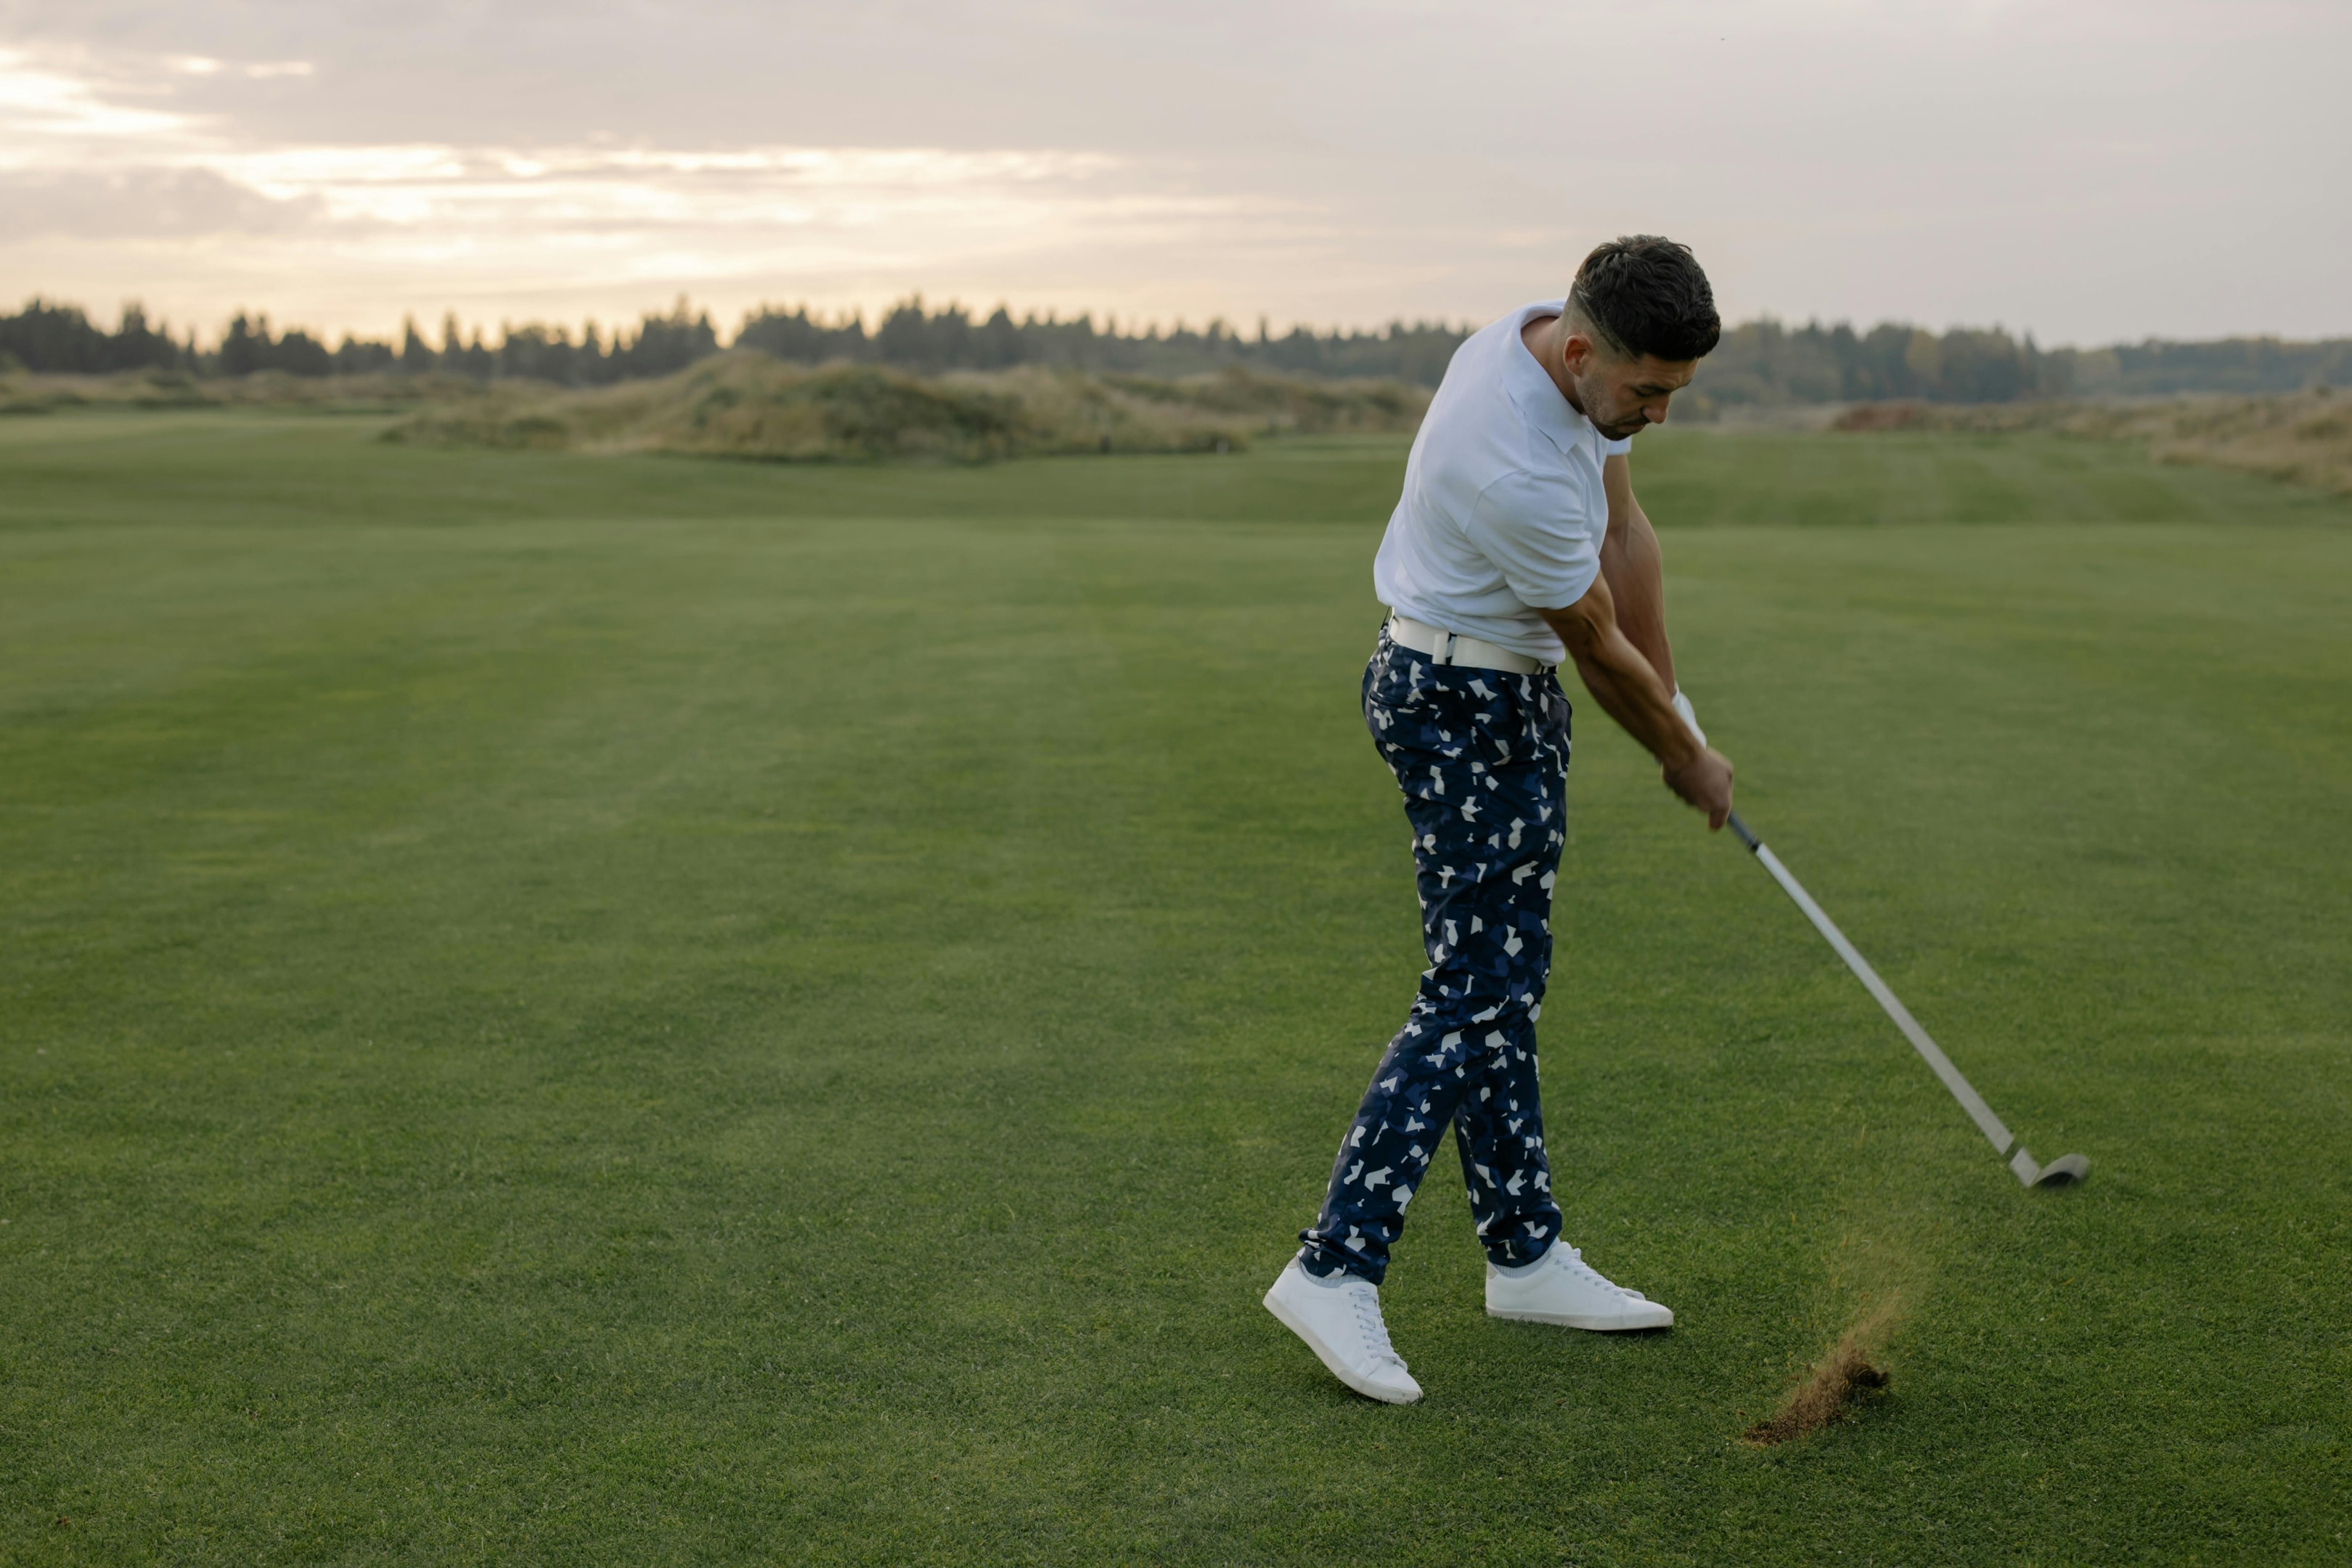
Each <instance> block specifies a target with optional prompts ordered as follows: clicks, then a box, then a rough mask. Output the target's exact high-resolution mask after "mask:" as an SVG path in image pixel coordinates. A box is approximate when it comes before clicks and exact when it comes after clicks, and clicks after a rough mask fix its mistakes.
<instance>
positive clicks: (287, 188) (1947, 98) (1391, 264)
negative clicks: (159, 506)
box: [0, 0, 2352, 343]
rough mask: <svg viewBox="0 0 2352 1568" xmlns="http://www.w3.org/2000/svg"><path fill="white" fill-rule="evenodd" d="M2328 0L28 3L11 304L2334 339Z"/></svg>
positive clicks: (15, 151)
mask: <svg viewBox="0 0 2352 1568" xmlns="http://www.w3.org/2000/svg"><path fill="white" fill-rule="evenodd" d="M2347 64H2352V3H2347V0H2326V3H2308V0H2231V3H2230V4H2226V5H2221V4H2202V3H2179V0H2038V3H2034V4H2009V3H2006V0H1937V3H1932V4H1896V3H1874V0H1751V3H1744V4H1729V3H1718V0H1652V3H1650V4H1647V5H1630V4H1623V3H1619V4H1612V5H1588V4H1580V3H1577V0H1550V3H1547V4H1496V5H1483V6H1464V5H1437V4H1423V3H1417V0H1369V3H1359V4H1349V5H1341V4H1301V5H1284V4H1280V3H1279V0H1276V3H1272V4H1269V3H1266V0H1256V3H1253V4H1236V3H1233V0H1192V3H1191V4H1187V5H1139V4H1129V5H1108V4H1097V3H1094V0H997V3H995V4H992V5H984V6H983V5H970V6H961V5H949V4H944V3H941V0H862V3H835V4H832V5H822V6H816V5H799V4H781V5H780V4H757V5H754V4H733V3H728V0H703V3H698V4H684V5H657V4H651V3H645V0H638V3H628V0H570V3H567V4H565V5H553V4H550V3H547V0H507V3H503V4H497V5H489V4H456V3H451V0H396V3H395V0H299V3H295V0H169V3H165V0H74V3H73V4H71V5H58V4H56V0H0V301H13V300H21V299H23V298H25V297H26V296H29V295H32V294H35V293H40V294H45V295H47V296H49V297H51V298H55V299H63V300H73V301H79V302H81V303H84V304H86V305H88V306H89V307H90V308H91V309H92V310H93V312H94V313H95V314H97V315H99V316H100V318H101V319H104V320H108V321H111V320H112V318H113V316H114V313H115V307H116V306H117V304H118V303H119V302H120V301H121V300H127V299H139V300H144V301H145V302H146V304H147V306H148V308H149V310H150V312H151V314H156V313H160V314H164V315H168V316H169V317H170V318H172V319H173V321H175V322H180V323H186V322H194V323H196V324H198V325H200V326H201V327H202V328H203V329H204V334H205V337H206V338H207V339H209V338H211V337H212V336H213V335H214V334H215V331H217V327H218V323H219V322H220V321H222V320H223V319H225V318H226V315H227V313H228V312H229V311H230V310H233V309H235V308H236V307H239V306H246V307H250V308H253V309H257V310H258V309H266V310H269V311H271V312H272V314H273V316H274V318H275V319H276V320H277V321H278V323H279V324H281V325H285V324H303V325H308V326H310V327H311V328H313V329H318V330H327V331H338V332H339V331H341V330H342V329H345V328H357V329H360V330H362V331H366V332H371V333H383V332H387V331H394V330H395V329H396V328H397V327H398V324H399V322H400V320H401V317H402V316H403V315H404V313H410V312H413V313H415V315H416V316H418V317H419V318H420V319H421V320H423V321H425V322H427V323H428V324H430V323H434V322H437V321H438V320H439V318H440V316H441V313H442V312H443V311H444V310H447V309H453V308H454V309H455V310H457V311H458V312H459V313H460V315H461V316H463V317H464V318H465V319H466V320H467V321H469V322H472V321H479V322H482V323H484V324H486V325H488V326H490V327H491V328H492V329H493V330H495V328H496V326H497V324H498V323H499V321H502V320H513V321H524V320H531V319H562V320H566V321H576V320H578V319H579V318H581V317H583V316H586V315H593V316H596V317H598V318H600V319H603V320H605V321H612V320H614V319H619V318H632V319H633V318H634V317H635V315H636V314H637V313H639V312H640V311H642V310H644V309H646V308H647V307H649V306H659V305H665V304H667V301H668V300H670V299H672V298H673V297H674V296H676V295H677V294H678V293H680V292H684V293H687V294H688V295H690V296H691V297H692V298H693V299H694V300H695V301H696V302H697V303H698V304H701V305H707V306H709V307H710V308H711V309H712V310H713V313H714V317H715V318H716V319H717V320H719V322H720V323H721V326H722V329H727V330H731V328H732V326H733V325H734V323H735V322H736V321H737V320H738V319H739V318H740V315H741V313H742V311H743V310H745V309H746V308H747V307H749V306H751V305H753V304H755V303H757V302H759V301H761V300H774V301H780V302H797V301H806V302H807V303H809V304H811V305H813V306H815V307H818V308H821V309H823V310H828V311H833V310H844V309H847V308H851V307H863V308H865V309H866V310H867V311H868V313H869V316H870V315H871V313H872V312H873V311H874V310H875V309H876V308H877V307H880V306H883V305H887V303H888V302H889V301H890V300H894V299H896V298H898V297H900V296H902V295H904V294H906V293H908V292H909V291H912V290H915V289H921V290H923V291H924V292H925V293H926V294H927V295H928V296H929V297H930V298H931V300H933V301H934V302H937V301H940V300H947V299H955V300H961V301H963V302H965V303H967V304H969V305H973V306H977V307H981V308H982V309H985V308H987V307H990V306H993V305H995V304H996V303H998V302H999V301H1006V302H1009V303H1011V304H1012V305H1013V308H1014V310H1015V311H1016V313H1017V312H1019V311H1021V310H1028V309H1037V310H1044V309H1046V308H1058V309H1060V310H1063V311H1064V312H1065V313H1069V312H1074V311H1078V310H1093V311H1095V312H1096V313H1097V316H1099V315H1101V314H1102V313H1105V312H1108V313H1112V314H1115V315H1117V316H1118V318H1120V320H1121V321H1130V320H1132V321H1141V320H1157V321H1162V322H1166V321H1173V320H1176V319H1178V318H1182V319H1185V320H1188V321H1192V322H1195V323H1198V322H1200V321H1205V320H1206V319H1208V318H1210V317H1212V316H1223V317H1224V318H1226V319H1227V320H1229V321H1236V322H1240V323H1244V324H1247V325H1251V326H1254V325H1255V321H1256V320H1257V319H1258V317H1259V316H1260V315H1265V316H1267V317H1270V318H1271V319H1272V320H1273V321H1274V323H1275V325H1276V327H1277V328H1280V327H1282V326H1285V325H1286V324H1288V323H1291V322H1294V321H1306V322H1309V323H1314V324H1321V325H1330V324H1340V323H1347V324H1356V323H1365V324H1373V323H1379V322H1382V321H1388V320H1390V319H1391V318H1395V317H1403V318H1407V319H1418V318H1444V319H1446V320H1453V321H1463V320H1468V321H1482V320H1485V319H1487V318H1489V317H1491V316H1493V315H1495V314H1496V313H1498V312H1499V311H1501V310H1504V309H1506V308H1507V307H1508V306H1510V305H1511V304H1513V303H1516V302H1517V301H1519V300H1526V299H1532V298H1536V297H1538V296H1540V295H1543V294H1547V293H1557V292H1559V289H1561V288H1562V287H1563V283H1564V279H1566V278H1567V276H1568V275H1569V274H1570V271H1572V270H1573V268H1574V266H1575V263H1576V261H1577V259H1578V258H1580V256H1581V255H1582V254H1583V252H1584V251H1585V250H1586V249H1587V248H1589V247H1591V245H1592V244H1593V243H1594V242H1595V241H1597V240H1599V239H1601V238H1605V237H1609V236H1611V235H1614V234H1618V233H1622V232H1629V231H1637V230H1638V231H1654V232H1661V233H1664V234H1668V235H1672V236H1674V237H1676V238H1679V239H1682V240H1685V241H1686V242H1687V243H1689V244H1690V245H1692V246H1693V247H1695V248H1696V251H1697V252H1698V255H1699V258H1700V260H1701V261H1702V262H1703V263H1704V264H1705V265H1706V268H1707V269H1708V271H1709V273H1710V274H1711V275H1712V276H1713V278H1714V279H1715V282H1716V289H1717V294H1718V296H1719V298H1720V299H1721V300H1722V302H1723V304H1724V306H1725V308H1726V311H1727V314H1728V315H1730V316H1732V317H1734V318H1745V317H1748V316H1750V315H1753V314H1756V313H1758V312H1771V313H1773V314H1777V315H1779V316H1781V317H1783V318H1785V319H1788V320H1790V321H1801V320H1804V319H1806V318H1808V317H1814V316H1819V317H1822V318H1824V319H1829V320H1839V319H1851V320H1853V321H1861V322H1868V321H1877V320H1881V319H1886V318H1895V319H1902V320H1908V321H1919V322H1923V323H1925V324H1927V325H1930V326H1936V327H1942V326H1947V325H1953V324H1989V323H1993V322H1999V323H2002V324H2005V325H2007V326H2009V327H2011V328H2012V329H2023V330H2030V331H2033V332H2035V333H2036V334H2038V335H2039V336H2040V337H2041V338H2042V341H2043V342H2049V343H2059V342H2078V343H2089V342H2108V341H2113V340H2116V339H2137V338H2140V337H2145V336H2150V335H2161V336H2172V337H2203V336H2215V335H2220V334H2223V333H2231V332H2256V331H2269V332H2278V333H2283V334H2285V335H2288V336H2315V335H2324V334H2342V333H2347V332H2352V291H2347V279H2352V266H2347V261H2352V201H2347V196H2346V193H2347V191H2352V90H2348V89H2347Z"/></svg>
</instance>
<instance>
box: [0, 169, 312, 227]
mask: <svg viewBox="0 0 2352 1568" xmlns="http://www.w3.org/2000/svg"><path fill="white" fill-rule="evenodd" d="M323 208H324V204H323V203H321V202H320V199H319V198H318V197H316V196H312V195H296V196H292V197H289V198H286V199H276V198H272V197H270V196H267V195H262V194H261V193H260V192H258V191H256V190H254V189H252V188H251V187H249V186H247V185H242V184H237V183H236V181H234V180H227V179H224V178H222V177H221V176H220V175H218V174H214V173H212V172H211V171H210V170H206V169H158V168H128V169H110V170H105V171H102V172H101V171H89V172H42V171H30V172H28V171H22V170H18V171H0V245H5V244H9V243H13V242H15V241H18V240H26V239H36V238H44V237H66V238H73V239H120V240H156V239H194V238H200V237H214V236H222V235H283V234H287V233H289V232H290V231H292V230H294V229H297V228H299V227H300V226H303V225H305V224H310V223H314V222H316V221H317V220H318V219H319V218H320V216H321V214H322V212H323Z"/></svg>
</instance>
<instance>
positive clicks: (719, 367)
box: [384, 352, 1429, 463]
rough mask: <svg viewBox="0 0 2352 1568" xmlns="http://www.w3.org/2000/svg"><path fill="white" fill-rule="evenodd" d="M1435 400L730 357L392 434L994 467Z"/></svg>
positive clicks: (1204, 379)
mask: <svg viewBox="0 0 2352 1568" xmlns="http://www.w3.org/2000/svg"><path fill="white" fill-rule="evenodd" d="M1428 404H1429V395H1428V394H1427V393H1426V392H1424V391H1422V390H1420V389H1418V388H1414V387H1409V386H1406V385H1404V384H1402V383H1397V382H1348V381H1312V380H1307V379H1304V378H1301V377H1296V376H1276V375H1264V374H1256V373H1255V372H1251V371H1246V370H1241V369H1238V368H1236V369H1233V370H1228V371H1225V372H1223V374H1217V375H1201V376H1189V377H1184V378H1181V379H1176V380H1168V379H1158V378H1153V377H1149V376H1135V375H1094V374H1087V373H1085V372H1081V371H1073V370H1050V369H1047V368H1045V367H1044V366H1040V365H1028V366H1024V367H1022V368H1019V369H1016V370H1006V371H995V372H987V373H981V372H958V373H953V374H947V375H940V376H916V375H908V374H904V373H901V372H898V371H894V370H888V369H885V368H882V367H879V366H876V365H860V364H835V365H822V366H810V365H794V364H784V363H779V362H778V361H775V360H772V359H770V358H769V357H767V356H766V355H765V354H761V353H751V352H741V353H726V354H719V355H718V356H716V357H714V358H711V359H708V360H705V361H703V362H702V363H699V364H696V365H694V366H692V367H690V368H688V369H686V370H682V371H679V372H678V373H677V374H675V375H670V376H665V377H662V378H661V379H659V380H656V381H645V382H630V383H625V384H621V385H618V386H611V387H604V388H600V389H597V390H594V391H588V392H565V391H558V390H555V389H552V388H549V387H541V386H533V385H528V384H511V385H503V384H502V385H493V386H492V387H490V388H488V389H487V390H486V392H485V393H484V395H480V396H478V397H473V398H469V399H465V400H462V401H450V402H439V403H434V404H430V405H425V407H423V408H420V409H419V410H418V411H417V412H416V413H415V414H414V415H412V416H410V417H409V418H407V419H404V420H403V421H401V422H400V423H399V424H397V425H394V426H392V427H391V428H390V429H388V430H387V431H385V432H384V436H385V438H386V439H387V440H392V441H398V442H404V443H407V444H409V445H414V446H425V447H499V448H517V447H525V448H533V449H539V450H546V451H579V452H599V453H618V452H659V453H666V454H668V455H670V456H674V457H694V458H754V459H761V460H764V461H770V462H853V463H873V462H918V463H920V462H935V463H936V462H947V463H982V462H992V461H994V460H996V459H999V458H1022V457H1060V456H1069V455H1073V454H1079V453H1087V454H1108V453H1137V452H1233V451H1236V450H1239V449H1241V448H1244V447H1247V446H1248V445H1249V444H1250V441H1251V438H1252V437H1255V436H1266V435H1284V434H1290V433H1305V434H1309V435H1331V434H1337V433H1342V432H1348V433H1369V432H1391V433H1392V432H1400V431H1401V432H1402V433H1404V434H1407V435H1410V434H1411V433H1412V429H1413V427H1414V426H1415V425H1417V424H1418V423H1419V421H1420V417H1421V413H1422V410H1423V409H1424V408H1425V407H1427V406H1428Z"/></svg>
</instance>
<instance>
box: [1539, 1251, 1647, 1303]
mask: <svg viewBox="0 0 2352 1568" xmlns="http://www.w3.org/2000/svg"><path fill="white" fill-rule="evenodd" d="M1552 1251H1553V1252H1555V1253H1559V1252H1565V1253H1567V1254H1568V1256H1567V1258H1564V1259H1562V1262H1563V1264H1564V1265H1565V1266H1566V1267H1567V1268H1570V1270H1572V1271H1574V1272H1575V1273H1577V1274H1579V1275H1581V1276H1582V1277H1583V1278H1584V1279H1589V1280H1591V1282H1592V1283H1593V1284H1595V1285H1598V1286H1600V1287H1601V1288H1602V1289H1607V1290H1614V1291H1616V1292H1617V1294H1619V1295H1620V1296H1630V1297H1632V1298H1633V1300H1636V1301H1646V1300H1649V1298H1648V1297H1647V1296H1644V1295H1643V1294H1642V1293H1641V1292H1640V1291H1639V1290H1629V1289H1626V1288H1625V1287H1624V1286H1622V1285H1620V1284H1618V1283H1617V1281H1615V1280H1614V1279H1610V1278H1609V1277H1608V1276H1607V1275H1605V1274H1603V1273H1601V1271H1600V1270H1599V1269H1597V1268H1593V1267H1592V1265H1591V1264H1590V1263H1587V1262H1586V1261H1584V1254H1583V1253H1582V1252H1580V1251H1579V1250H1578V1249H1577V1248H1575V1247H1568V1246H1565V1245H1562V1246H1559V1247H1553V1248H1552Z"/></svg>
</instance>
